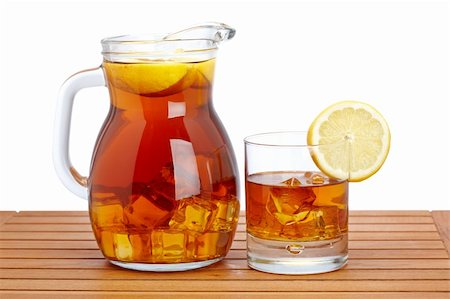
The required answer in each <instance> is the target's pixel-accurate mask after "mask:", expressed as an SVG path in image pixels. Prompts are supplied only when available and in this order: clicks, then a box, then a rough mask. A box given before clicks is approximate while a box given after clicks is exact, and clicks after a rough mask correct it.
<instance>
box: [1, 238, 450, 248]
mask: <svg viewBox="0 0 450 299" xmlns="http://www.w3.org/2000/svg"><path fill="white" fill-rule="evenodd" d="M14 248H16V249H26V248H30V249H47V248H48V249H97V248H98V245H97V242H95V241H94V240H2V241H1V242H0V249H14ZM349 248H350V249H369V250H383V249H407V250H408V249H445V247H444V244H443V243H442V241H438V240H424V241H407V240H400V241H393V240H390V241H358V240H355V241H350V242H349ZM231 249H246V242H245V241H234V242H233V244H232V246H231Z"/></svg>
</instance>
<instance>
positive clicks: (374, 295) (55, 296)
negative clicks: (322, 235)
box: [0, 290, 448, 299]
mask: <svg viewBox="0 0 450 299" xmlns="http://www.w3.org/2000/svg"><path fill="white" fill-rule="evenodd" d="M0 295H2V296H0V297H1V298H9V299H29V298H33V299H60V298H64V299H80V298H83V299H84V298H87V299H90V298H95V299H99V298H105V299H106V298H108V299H109V298H111V299H123V298H130V299H148V298H158V299H173V298H177V299H193V298H195V299H211V298H214V299H229V298H245V299H273V298H280V297H281V298H283V299H311V298H314V299H361V298H364V299H386V298H389V299H424V298H426V299H448V293H447V292H352V293H349V292H283V293H280V291H270V292H247V291H239V292H210V291H209V292H207V291H205V292H170V293H167V292H157V291H155V292H145V291H144V292H142V291H129V292H123V291H113V292H111V291H77V292H72V291H47V290H44V291H0ZM3 296H5V297H3Z"/></svg>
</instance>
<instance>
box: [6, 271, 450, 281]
mask: <svg viewBox="0 0 450 299" xmlns="http://www.w3.org/2000/svg"><path fill="white" fill-rule="evenodd" d="M80 277H82V278H83V280H87V279H89V280H93V279H95V280H142V279H149V280H179V279H184V280H197V279H203V280H207V279H208V280H250V281H251V280H257V279H263V280H299V279H301V280H318V281H322V280H323V281H328V280H353V281H358V280H369V279H374V280H375V279H376V280H385V281H390V280H448V279H450V270H443V269H433V270H417V271H411V270H401V269H393V270H392V269H391V270H376V269H363V270H358V269H342V270H340V271H334V272H329V273H323V274H320V275H302V276H285V275H276V274H268V273H263V272H259V271H254V270H251V269H237V270H228V271H223V270H218V269H209V268H204V269H199V270H195V271H187V272H172V273H153V272H137V271H128V270H123V269H115V268H114V269H89V270H86V269H8V270H7V271H0V278H3V279H49V280H51V279H60V278H64V279H71V280H72V279H73V280H76V279H80Z"/></svg>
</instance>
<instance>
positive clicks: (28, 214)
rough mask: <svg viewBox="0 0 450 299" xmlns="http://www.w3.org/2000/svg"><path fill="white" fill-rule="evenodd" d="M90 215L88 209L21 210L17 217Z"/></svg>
mask: <svg viewBox="0 0 450 299" xmlns="http://www.w3.org/2000/svg"><path fill="white" fill-rule="evenodd" d="M80 216H82V217H89V212H88V211H20V213H19V214H18V215H17V217H80Z"/></svg>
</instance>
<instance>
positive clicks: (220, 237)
mask: <svg viewBox="0 0 450 299" xmlns="http://www.w3.org/2000/svg"><path fill="white" fill-rule="evenodd" d="M230 244H231V233H230V232H224V231H220V232H207V233H204V234H202V235H200V236H198V237H197V254H196V256H197V258H200V259H202V258H213V257H217V256H224V255H225V253H226V252H227V247H228V246H229V245H230Z"/></svg>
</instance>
